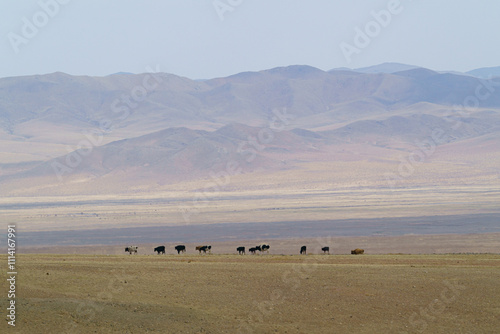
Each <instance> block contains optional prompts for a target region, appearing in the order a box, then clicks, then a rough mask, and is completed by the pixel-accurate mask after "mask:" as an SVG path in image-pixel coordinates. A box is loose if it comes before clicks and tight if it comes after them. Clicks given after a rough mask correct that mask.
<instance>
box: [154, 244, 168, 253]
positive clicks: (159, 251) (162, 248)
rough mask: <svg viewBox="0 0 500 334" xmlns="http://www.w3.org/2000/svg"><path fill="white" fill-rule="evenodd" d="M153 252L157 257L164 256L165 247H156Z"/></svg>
mask: <svg viewBox="0 0 500 334" xmlns="http://www.w3.org/2000/svg"><path fill="white" fill-rule="evenodd" d="M154 252H155V253H158V255H160V254H165V246H158V247H156V248H155V249H154Z"/></svg>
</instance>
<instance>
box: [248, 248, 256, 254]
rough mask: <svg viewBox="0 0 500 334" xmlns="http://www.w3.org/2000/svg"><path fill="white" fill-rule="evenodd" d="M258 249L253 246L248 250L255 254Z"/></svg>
mask: <svg viewBox="0 0 500 334" xmlns="http://www.w3.org/2000/svg"><path fill="white" fill-rule="evenodd" d="M256 250H257V248H255V247H252V248H249V249H248V251H249V252H250V254H255V251H256Z"/></svg>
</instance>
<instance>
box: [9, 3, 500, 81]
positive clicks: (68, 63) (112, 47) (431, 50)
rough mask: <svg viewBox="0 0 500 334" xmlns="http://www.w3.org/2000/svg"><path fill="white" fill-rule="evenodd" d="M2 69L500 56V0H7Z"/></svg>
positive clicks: (464, 64)
mask: <svg viewBox="0 0 500 334" xmlns="http://www.w3.org/2000/svg"><path fill="white" fill-rule="evenodd" d="M0 3H1V11H0V36H1V43H0V49H1V56H0V57H1V58H0V61H1V62H0V63H1V66H0V77H6V76H18V75H30V74H43V73H51V72H56V71H61V72H66V73H69V74H76V75H99V76H102V75H107V74H111V73H116V72H121V71H125V72H133V73H139V72H146V71H147V69H146V68H147V67H148V66H149V67H150V68H156V69H159V70H160V71H162V72H168V73H174V74H177V75H181V76H186V77H189V78H192V79H201V78H213V77H220V76H227V75H230V74H235V73H238V72H242V71H256V70H263V69H268V68H272V67H277V66H286V65H292V64H307V65H311V66H315V67H318V68H320V69H323V70H329V69H332V68H336V67H350V68H357V67H364V66H371V65H375V64H379V63H383V62H401V63H406V64H412V65H419V66H423V67H427V68H430V69H434V70H458V71H468V70H471V69H474V68H478V67H488V66H499V65H500V37H499V36H500V20H499V14H500V1H498V0H481V1H472V0H470V1H466V0H441V1H440V0H414V1H410V0H401V1H395V0H390V1H388V0H381V1H378V0H374V1H366V0H365V1H361V0H314V1H311V0H215V1H214V0H154V1H153V0H136V1H132V0H105V1H104V0H39V1H28V0H24V1H6V0H1V2H0Z"/></svg>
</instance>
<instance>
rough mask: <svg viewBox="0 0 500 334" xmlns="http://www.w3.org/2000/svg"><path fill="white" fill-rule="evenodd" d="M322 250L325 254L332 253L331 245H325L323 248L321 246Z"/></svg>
mask: <svg viewBox="0 0 500 334" xmlns="http://www.w3.org/2000/svg"><path fill="white" fill-rule="evenodd" d="M321 250H322V251H323V254H325V253H328V254H330V247H323V248H321Z"/></svg>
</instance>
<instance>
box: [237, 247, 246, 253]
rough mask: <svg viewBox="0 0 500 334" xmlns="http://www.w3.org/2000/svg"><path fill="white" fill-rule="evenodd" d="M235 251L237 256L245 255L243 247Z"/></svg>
mask: <svg viewBox="0 0 500 334" xmlns="http://www.w3.org/2000/svg"><path fill="white" fill-rule="evenodd" d="M236 251H237V252H238V254H239V255H242V254H245V247H238V248H236Z"/></svg>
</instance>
